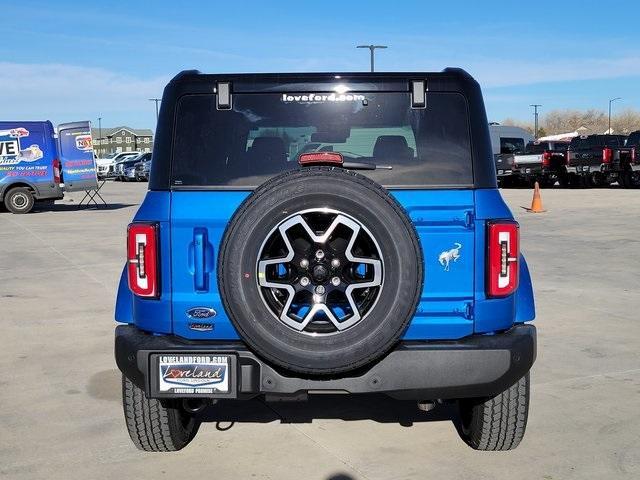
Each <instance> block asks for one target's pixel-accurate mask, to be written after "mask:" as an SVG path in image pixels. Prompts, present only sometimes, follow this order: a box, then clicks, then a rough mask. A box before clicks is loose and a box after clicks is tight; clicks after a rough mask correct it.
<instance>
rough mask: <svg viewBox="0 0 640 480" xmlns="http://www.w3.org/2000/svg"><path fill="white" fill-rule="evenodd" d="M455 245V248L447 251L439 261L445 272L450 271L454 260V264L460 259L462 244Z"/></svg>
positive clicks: (456, 243) (441, 255)
mask: <svg viewBox="0 0 640 480" xmlns="http://www.w3.org/2000/svg"><path fill="white" fill-rule="evenodd" d="M453 245H454V248H452V249H451V250H445V251H444V252H442V253H441V254H440V256H439V257H438V261H439V262H440V265H442V266H443V267H444V271H445V272H448V271H449V264H450V263H451V261H452V260H453V261H454V262H457V261H458V259H459V258H460V249H461V248H462V244H461V243H458V242H454V244H453Z"/></svg>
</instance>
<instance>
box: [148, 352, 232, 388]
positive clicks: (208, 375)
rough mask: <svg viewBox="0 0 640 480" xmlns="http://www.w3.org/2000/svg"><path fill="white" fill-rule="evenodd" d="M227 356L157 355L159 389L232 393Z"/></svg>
mask: <svg viewBox="0 0 640 480" xmlns="http://www.w3.org/2000/svg"><path fill="white" fill-rule="evenodd" d="M231 363H232V362H231V359H230V357H229V356H228V355H215V354H201V353H193V354H187V355H171V354H161V355H158V391H159V392H160V393H170V394H181V395H182V394H187V395H188V394H215V393H229V390H230V380H229V379H230V378H231Z"/></svg>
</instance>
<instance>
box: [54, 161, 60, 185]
mask: <svg viewBox="0 0 640 480" xmlns="http://www.w3.org/2000/svg"><path fill="white" fill-rule="evenodd" d="M53 181H54V182H55V183H60V160H58V159H57V158H54V159H53Z"/></svg>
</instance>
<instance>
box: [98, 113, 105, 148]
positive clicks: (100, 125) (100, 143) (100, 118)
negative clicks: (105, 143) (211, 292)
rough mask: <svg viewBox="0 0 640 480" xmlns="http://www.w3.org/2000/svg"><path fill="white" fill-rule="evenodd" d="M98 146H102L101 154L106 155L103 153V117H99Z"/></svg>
mask: <svg viewBox="0 0 640 480" xmlns="http://www.w3.org/2000/svg"><path fill="white" fill-rule="evenodd" d="M98 145H100V148H99V150H100V154H102V153H104V152H103V151H102V117H98Z"/></svg>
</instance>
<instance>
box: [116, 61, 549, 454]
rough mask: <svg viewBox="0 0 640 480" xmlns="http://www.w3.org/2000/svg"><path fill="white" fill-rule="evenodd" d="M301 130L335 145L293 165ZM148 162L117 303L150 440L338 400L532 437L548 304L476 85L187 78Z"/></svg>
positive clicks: (135, 420) (510, 441)
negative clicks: (261, 408)
mask: <svg viewBox="0 0 640 480" xmlns="http://www.w3.org/2000/svg"><path fill="white" fill-rule="evenodd" d="M336 78H339V80H336ZM345 86H346V87H347V88H348V93H344V94H342V93H335V91H336V90H338V88H337V87H341V88H344V87H345ZM427 86H428V89H427ZM231 92H233V93H231ZM301 135H304V137H305V138H309V139H311V141H313V142H316V143H322V144H324V145H328V144H330V145H332V146H333V149H332V151H311V152H306V153H304V154H302V155H299V156H296V157H297V158H296V160H292V159H291V157H293V156H292V155H287V152H289V151H290V149H289V147H290V145H291V144H292V143H294V142H296V143H297V139H298V138H299V137H300V136H301ZM378 167H380V168H378ZM387 167H392V168H391V169H390V168H387ZM151 168H152V170H153V172H152V175H151V180H150V183H149V191H148V192H147V195H146V197H145V198H144V200H143V202H142V205H141V206H140V208H139V210H138V212H137V213H136V214H135V217H134V219H133V222H132V223H131V224H130V225H129V227H128V230H127V252H128V253H127V261H126V264H125V266H124V269H123V272H122V276H121V279H120V284H119V288H118V294H117V300H116V310H115V319H116V321H117V322H119V323H120V324H119V325H118V326H116V330H115V357H116V362H117V365H118V367H119V369H120V370H121V372H122V374H123V382H122V386H123V387H122V388H123V390H122V394H123V396H122V401H123V406H124V415H125V419H126V426H127V428H128V430H129V433H130V436H131V439H132V441H133V443H134V444H135V445H136V446H137V447H138V448H140V449H142V450H148V451H169V450H179V449H181V448H183V447H184V446H185V445H187V444H188V443H189V442H190V441H191V440H192V439H193V438H194V435H195V434H196V432H197V430H198V426H199V422H200V419H201V418H202V417H201V415H198V413H199V412H201V411H202V410H203V409H205V408H208V407H210V406H211V407H212V408H215V403H216V402H217V401H218V400H220V399H224V400H225V401H229V402H241V401H246V400H248V399H251V398H254V397H258V396H260V397H261V398H262V399H263V400H264V401H266V402H271V401H281V400H290V401H292V400H296V401H303V400H305V399H307V398H308V396H309V395H315V394H318V393H331V392H341V393H348V394H352V395H361V394H366V393H374V392H375V393H382V394H386V395H389V396H391V397H395V398H401V399H405V400H414V401H416V402H418V405H419V406H420V408H422V409H423V410H428V409H431V408H433V407H435V406H436V405H437V404H439V403H446V404H451V405H452V406H454V407H455V408H458V409H459V412H460V428H459V430H458V431H459V434H460V435H461V437H462V438H463V440H464V441H465V442H467V444H469V445H470V446H471V447H472V448H475V449H479V450H509V449H512V448H515V447H516V446H517V445H518V444H519V442H520V440H521V439H522V437H523V435H524V432H525V426H526V423H527V415H528V407H529V369H530V368H531V366H532V364H533V362H534V360H535V356H536V329H535V327H534V326H533V325H532V324H530V323H528V322H530V321H531V320H533V319H534V316H535V312H534V304H533V290H532V286H531V278H530V275H529V270H528V268H527V264H526V261H525V259H524V257H523V256H522V254H521V252H520V242H519V227H518V224H517V223H516V222H515V221H514V219H513V215H512V214H511V212H510V211H509V208H508V206H507V204H506V203H505V202H504V200H503V199H502V197H501V195H500V192H499V191H498V189H497V186H496V177H495V166H494V162H493V159H492V155H491V141H490V136H489V129H488V125H487V123H486V113H485V109H484V103H483V100H482V94H481V91H480V87H479V85H478V84H477V83H476V82H475V80H473V78H471V76H470V75H469V74H467V73H466V72H464V71H463V70H460V69H446V70H444V71H443V72H440V73H422V74H416V73H412V74H403V73H375V74H369V73H357V74H340V76H339V77H337V76H336V75H335V74H321V73H313V74H300V73H296V74H277V75H274V74H266V75H261V74H244V75H203V74H200V73H198V72H195V71H188V72H183V73H181V74H179V75H178V76H176V77H175V78H174V79H173V80H172V81H171V82H170V83H169V84H168V85H167V87H166V88H165V90H164V96H163V99H162V110H161V112H160V117H159V121H158V129H157V137H156V141H155V145H154V152H153V162H152V165H151Z"/></svg>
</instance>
